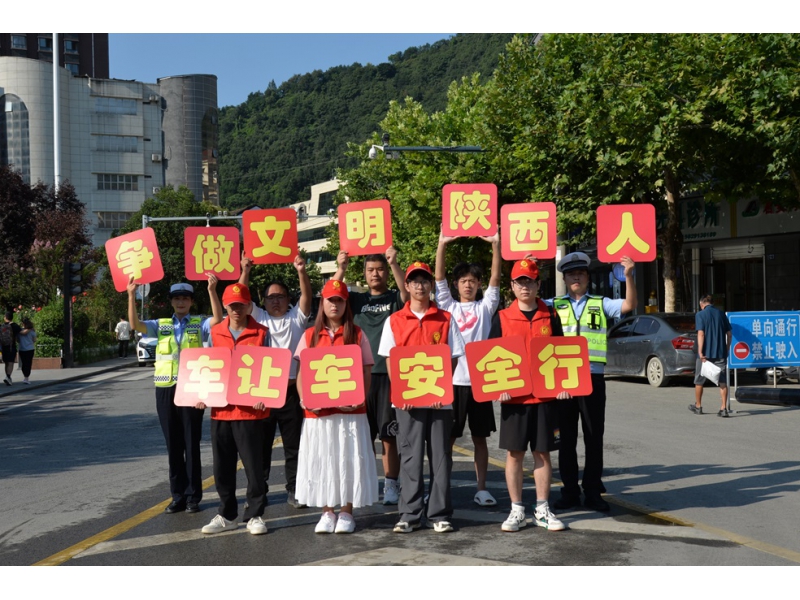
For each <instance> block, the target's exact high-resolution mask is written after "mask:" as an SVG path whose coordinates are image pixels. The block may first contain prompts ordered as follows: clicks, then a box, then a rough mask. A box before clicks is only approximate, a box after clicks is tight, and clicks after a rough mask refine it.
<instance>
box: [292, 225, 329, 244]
mask: <svg viewBox="0 0 800 600" xmlns="http://www.w3.org/2000/svg"><path fill="white" fill-rule="evenodd" d="M326 237H328V236H327V228H325V227H319V228H317V229H304V230H303V231H298V232H297V241H298V242H299V243H302V242H311V241H314V240H324V239H325V238H326Z"/></svg>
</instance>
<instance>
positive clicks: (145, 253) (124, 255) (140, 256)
mask: <svg viewBox="0 0 800 600" xmlns="http://www.w3.org/2000/svg"><path fill="white" fill-rule="evenodd" d="M114 258H115V259H116V260H117V266H118V267H119V268H120V269H122V272H123V273H125V275H127V276H129V277H130V276H131V275H132V276H133V278H134V280H138V279H140V278H141V276H142V271H144V270H145V269H148V268H149V267H150V265H151V263H152V260H153V253H152V252H151V251H150V250H149V249H148V248H147V246H145V245H144V242H143V241H142V240H133V241H125V242H122V244H121V245H120V247H119V250H117V254H116V256H115V257H114Z"/></svg>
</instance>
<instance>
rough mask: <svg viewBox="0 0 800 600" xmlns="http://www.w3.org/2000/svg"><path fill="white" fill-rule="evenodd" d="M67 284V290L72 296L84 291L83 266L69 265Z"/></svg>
mask: <svg viewBox="0 0 800 600" xmlns="http://www.w3.org/2000/svg"><path fill="white" fill-rule="evenodd" d="M66 266H67V283H68V285H67V286H66V289H67V290H69V294H68V295H70V296H77V295H78V294H80V293H81V292H82V291H83V285H82V284H83V264H81V263H74V262H71V263H67V264H66Z"/></svg>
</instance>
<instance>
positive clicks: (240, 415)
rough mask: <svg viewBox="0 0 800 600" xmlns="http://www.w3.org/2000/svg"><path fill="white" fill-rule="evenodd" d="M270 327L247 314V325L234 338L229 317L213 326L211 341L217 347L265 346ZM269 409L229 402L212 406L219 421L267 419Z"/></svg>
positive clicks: (215, 417) (213, 413) (213, 412)
mask: <svg viewBox="0 0 800 600" xmlns="http://www.w3.org/2000/svg"><path fill="white" fill-rule="evenodd" d="M268 332H269V329H267V328H266V327H264V326H263V325H261V324H260V323H257V322H256V320H255V319H254V318H253V317H251V316H250V315H248V316H247V325H246V327H245V329H244V331H242V332H241V333H240V334H239V339H237V340H234V339H233V336H232V335H231V332H230V330H229V329H228V317H225V319H223V321H222V323H217V324H216V325H214V326H213V327H212V328H211V343H212V345H213V346H214V347H215V348H230V349H231V350H233V349H234V348H236V346H263V345H264V340H265V339H266V337H267V333H268ZM268 416H269V409H266V410H256V409H254V408H250V407H249V406H235V405H233V404H228V406H222V407H220V408H216V407H213V406H212V407H211V418H212V419H216V420H218V421H255V420H258V419H266V418H267V417H268Z"/></svg>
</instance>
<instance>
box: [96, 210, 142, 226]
mask: <svg viewBox="0 0 800 600" xmlns="http://www.w3.org/2000/svg"><path fill="white" fill-rule="evenodd" d="M94 214H95V215H96V216H97V228H98V229H121V228H122V227H123V226H124V225H125V224H126V223H127V222H128V220H129V219H130V218H131V217H132V216H133V215H134V213H131V212H96V213H94Z"/></svg>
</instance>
